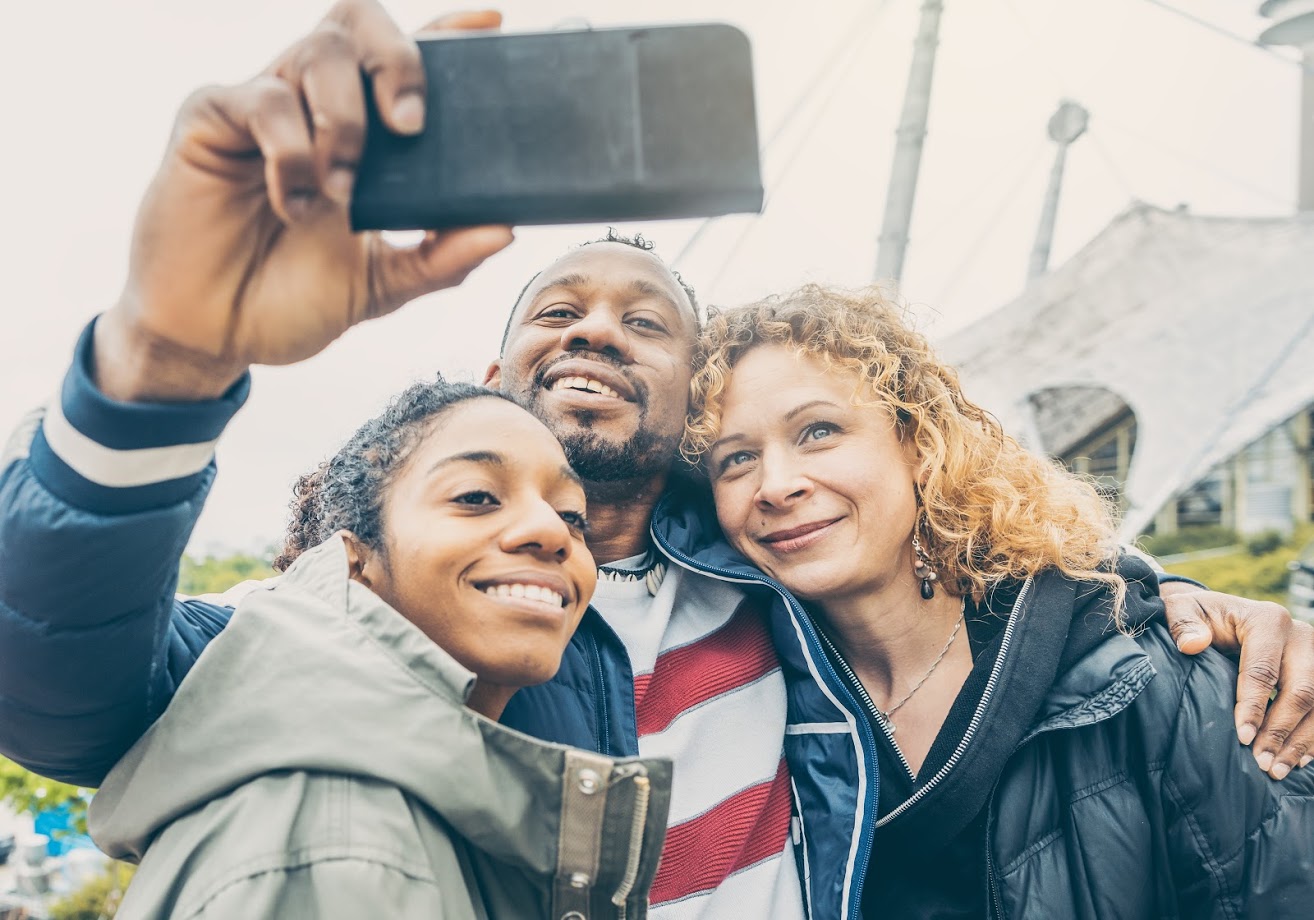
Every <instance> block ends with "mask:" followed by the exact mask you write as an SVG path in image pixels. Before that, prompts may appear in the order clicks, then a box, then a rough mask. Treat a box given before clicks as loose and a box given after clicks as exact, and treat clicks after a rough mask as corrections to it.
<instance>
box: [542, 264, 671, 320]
mask: <svg viewBox="0 0 1314 920" xmlns="http://www.w3.org/2000/svg"><path fill="white" fill-rule="evenodd" d="M591 283H592V282H591V279H590V278H589V277H588V276H587V275H584V274H581V273H579V272H572V273H570V274H568V275H558V276H557V277H556V278H552V279H549V280H548V281H547V282H546V283H544V285H543V286H542V287H541V288H539V290H538V293H537V294H535V295H534V299H533V300H532V301H531V302H530V303H531V304H533V303H537V302H538V301H539V299H540V298H542V297H543V295H544V294H547V293H548V292H550V291H552V290H555V289H557V288H566V289H573V288H582V287H588V286H589V284H591ZM626 288H627V291H628V293H629V295H630V299H631V300H638V299H639V298H642V297H652V298H655V299H657V300H661V301H664V302H665V303H666V304H667V305H668V306H670V307H671V309H673V310H674V311H675V312H676V313H680V312H682V308H681V306H680V302H679V301H678V300H676V299H675V298H673V297H671V294H670V292H669V291H667V290H666V289H665V288H663V287H662V286H661V285H660V284H653V283H652V282H651V281H649V280H647V279H646V278H632V279H630V281H629V282H628V283H627V284H626Z"/></svg>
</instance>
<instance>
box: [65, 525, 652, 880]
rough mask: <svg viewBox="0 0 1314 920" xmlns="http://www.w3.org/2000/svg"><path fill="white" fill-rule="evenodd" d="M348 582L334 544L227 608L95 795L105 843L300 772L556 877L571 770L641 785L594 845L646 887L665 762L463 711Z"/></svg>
mask: <svg viewBox="0 0 1314 920" xmlns="http://www.w3.org/2000/svg"><path fill="white" fill-rule="evenodd" d="M347 573H348V567H347V559H346V552H345V549H344V546H343V544H342V541H341V540H340V539H337V538H334V539H331V540H329V541H328V542H326V543H325V544H323V545H321V546H319V547H317V548H315V549H314V550H311V551H309V552H307V553H306V554H305V555H303V556H302V557H301V558H300V559H299V560H298V561H297V563H296V564H295V565H294V566H293V567H292V568H291V569H289V571H288V572H287V574H286V575H284V577H283V578H282V579H280V580H279V581H278V582H277V584H276V585H274V586H273V587H272V588H270V589H269V590H264V591H258V592H256V593H255V594H253V595H252V596H250V597H248V598H247V599H246V600H244V601H243V602H242V604H241V605H239V607H238V608H237V610H236V611H235V612H234V614H233V620H232V622H231V623H230V624H229V625H228V627H227V628H225V629H224V631H223V633H222V634H221V635H220V636H219V637H218V638H217V639H215V640H214V641H213V642H212V643H210V645H209V647H208V648H207V649H206V650H205V652H204V654H202V655H201V657H200V659H199V660H198V662H197V664H196V666H195V667H194V668H193V669H192V671H191V672H190V673H189V674H188V676H187V678H186V679H185V680H184V681H183V683H182V685H181V686H180V688H179V690H178V693H177V695H176V696H175V697H174V699H173V701H172V703H171V704H170V706H169V708H168V710H167V711H166V712H165V714H164V715H163V716H162V717H161V718H160V720H159V721H158V722H157V723H156V724H155V725H154V726H153V727H152V728H151V729H150V730H149V731H148V732H147V733H146V735H145V736H144V737H143V738H142V739H141V740H140V741H139V742H138V743H137V744H136V745H135V746H134V747H133V748H132V749H131V750H130V751H129V752H128V754H127V755H125V757H124V758H123V760H121V761H120V762H119V763H118V764H117V765H116V766H115V768H114V770H113V771H112V772H111V773H110V775H109V777H108V778H107V780H106V782H105V784H104V786H103V787H102V788H101V790H100V791H99V793H97V795H96V797H95V799H94V801H93V802H92V806H91V815H90V824H91V828H92V834H93V836H94V838H95V839H96V842H97V843H98V844H99V845H100V846H101V848H102V849H104V850H105V851H106V852H107V853H109V854H110V855H112V856H116V857H120V858H128V859H133V860H139V859H140V858H141V856H142V855H143V854H144V852H145V850H146V848H147V847H148V846H149V844H150V842H151V840H152V839H153V838H154V837H155V836H156V835H157V834H158V833H159V832H160V831H161V830H162V829H163V828H164V827H165V826H166V825H168V824H169V823H170V822H172V821H174V820H176V819H177V818H179V817H181V816H183V815H185V814H187V813H189V812H191V811H193V810H195V809H197V808H199V807H201V806H202V805H204V804H206V803H207V802H210V801H212V800H214V799H216V798H219V797H221V796H223V795H225V794H227V793H229V792H231V791H232V790H234V789H236V788H237V787H239V786H242V785H243V784H245V783H247V782H250V781H252V780H254V779H256V778H258V777H260V776H262V775H265V774H269V773H272V772H278V771H295V770H304V771H312V772H320V773H328V774H335V775H344V776H358V777H367V778H372V779H377V780H381V781H383V782H386V783H389V784H391V785H394V786H396V787H398V788H399V789H401V790H402V791H403V792H405V793H407V794H409V795H411V796H413V797H414V798H416V799H418V800H419V801H421V802H423V803H424V804H426V805H427V806H428V807H430V808H432V809H433V811H434V812H436V813H437V814H438V815H439V816H440V817H441V818H442V820H443V821H444V822H446V823H447V825H449V826H450V827H451V829H452V831H453V832H454V833H455V834H457V835H459V836H460V837H462V838H464V839H465V840H466V841H468V842H469V843H470V844H471V845H473V846H474V847H476V848H478V849H479V850H482V851H484V852H485V853H487V854H489V855H490V856H492V857H494V858H495V859H497V860H500V861H502V862H505V863H507V864H510V865H515V866H519V867H523V868H524V869H526V870H527V871H529V872H531V873H533V874H535V875H538V876H540V877H547V878H551V877H553V876H554V874H555V875H559V874H560V873H561V871H562V865H563V860H562V859H561V858H560V857H561V856H562V854H561V853H559V849H560V848H559V841H560V839H561V836H562V835H561V828H562V824H563V813H565V812H566V811H568V810H569V809H570V807H571V805H570V801H568V800H569V799H570V797H571V795H570V791H569V788H568V787H570V786H571V784H572V783H575V782H577V780H578V778H579V776H580V775H581V770H583V771H584V774H583V775H585V776H586V777H588V779H587V782H593V780H594V778H596V777H599V776H600V777H601V781H602V783H603V784H604V785H609V784H612V785H618V784H619V781H620V780H622V779H626V778H629V779H632V778H633V777H635V776H636V775H643V776H646V777H648V779H649V782H650V785H651V795H650V796H649V797H648V799H647V802H646V817H644V816H641V817H640V819H639V820H638V821H636V820H635V818H634V814H633V812H634V808H633V805H634V800H633V796H632V795H630V794H627V793H624V792H622V793H621V794H618V795H616V796H612V797H611V798H612V799H613V800H614V801H610V802H608V804H607V805H606V809H605V813H604V812H601V811H600V812H598V813H597V814H596V815H595V819H596V820H595V822H594V823H595V824H597V825H599V826H600V828H601V829H600V834H601V839H602V840H603V842H604V843H605V842H607V841H612V842H616V841H627V842H629V843H630V844H631V848H632V847H633V846H635V844H637V843H638V842H639V841H638V840H636V839H635V832H637V833H638V835H639V836H640V837H641V843H642V853H643V854H644V855H643V857H642V862H643V864H644V865H643V867H642V870H643V871H642V872H641V875H646V876H648V877H649V878H650V877H651V874H652V872H654V871H655V867H656V860H657V859H658V856H659V854H660V851H661V843H662V839H663V837H664V834H665V819H666V811H667V806H668V804H669V787H670V764H669V762H667V761H654V760H642V761H640V760H637V759H636V760H628V761H625V760H611V759H608V758H603V757H601V756H600V755H596V754H591V753H587V752H583V751H576V750H575V749H572V748H568V747H565V746H562V745H555V744H548V743H545V742H540V741H537V740H535V739H532V738H530V737H528V736H526V735H523V734H520V733H518V732H516V731H513V730H511V729H509V728H506V727H504V726H501V725H499V724H497V723H495V722H493V721H491V720H489V719H486V718H484V717H482V716H480V715H478V714H476V713H474V712H472V711H471V710H469V709H467V708H465V706H464V705H463V704H464V701H465V699H466V697H467V695H468V694H469V692H470V689H471V687H472V685H473V682H474V675H473V674H472V673H471V672H470V671H469V670H467V669H466V668H464V667H462V666H461V665H460V664H458V663H457V662H456V661H455V660H454V659H453V658H452V657H451V656H450V655H448V654H447V653H446V652H445V651H443V650H442V649H441V648H439V647H438V646H437V645H435V644H434V643H433V642H432V641H431V640H430V639H429V638H428V637H427V636H425V634H424V633H422V632H421V631H420V630H419V629H418V628H417V627H416V626H414V625H413V624H412V623H410V622H409V621H408V620H406V619H405V618H404V617H402V616H401V615H400V614H399V613H397V612H396V611H395V610H393V609H392V608H391V607H389V606H388V605H387V604H385V603H384V602H383V601H382V600H381V599H379V598H378V597H377V596H376V595H375V594H373V593H372V592H370V591H369V590H368V589H367V588H365V587H364V586H362V585H360V584H358V583H356V582H354V581H352V580H351V579H350V578H349V577H348V574H347ZM629 785H633V784H632V783H631V784H629ZM565 857H566V859H565V862H569V859H570V854H569V853H567V854H565ZM603 862H604V863H605V862H606V859H605V858H604V859H603ZM604 868H605V867H604ZM630 868H633V867H630ZM599 871H600V872H601V871H604V870H599ZM601 880H602V879H601V877H599V881H601Z"/></svg>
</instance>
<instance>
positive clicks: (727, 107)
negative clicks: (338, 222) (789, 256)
mask: <svg viewBox="0 0 1314 920" xmlns="http://www.w3.org/2000/svg"><path fill="white" fill-rule="evenodd" d="M419 46H420V53H421V55H422V57H423V59H424V67H425V72H426V74H427V76H428V110H427V115H426V121H425V130H424V132H423V133H422V134H421V135H418V136H416V137H399V136H397V135H395V134H393V133H391V132H390V131H388V130H387V129H386V128H384V127H383V125H382V123H381V122H380V120H379V116H378V112H377V111H376V110H375V109H374V108H373V103H372V100H371V102H370V111H369V123H368V125H367V129H366V138H365V148H364V151H363V154H362V159H361V163H360V167H359V170H358V172H357V177H356V188H355V192H354V194H353V197H352V206H351V220H352V225H353V226H354V227H355V229H357V230H412V229H439V228H443V227H460V226H469V225H471V224H488V223H497V224H521V225H524V224H557V223H578V222H603V221H629V220H646V219H659V218H675V217H711V216H715V215H719V214H731V213H739V212H757V211H760V210H761V207H762V177H761V168H760V164H759V160H758V134H757V116H756V110H755V107H754V99H753V73H752V60H751V55H750V49H749V43H748V37H747V36H746V35H744V33H743V32H741V31H740V30H738V29H736V28H734V27H733V26H729V25H723V24H695V25H675V26H659V27H652V28H623V29H596V30H594V29H589V30H580V31H558V32H536V33H521V34H501V33H475V34H470V35H464V36H463V35H459V34H455V33H454V34H452V35H450V36H447V35H444V36H442V37H434V38H422V39H420V41H419ZM371 95H372V94H370V93H366V98H367V99H370V97H371Z"/></svg>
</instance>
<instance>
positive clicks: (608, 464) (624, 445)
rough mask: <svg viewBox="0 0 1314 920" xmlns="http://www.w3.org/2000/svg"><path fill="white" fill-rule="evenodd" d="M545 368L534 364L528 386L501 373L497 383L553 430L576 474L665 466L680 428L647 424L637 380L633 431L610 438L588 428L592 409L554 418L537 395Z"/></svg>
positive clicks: (591, 476)
mask: <svg viewBox="0 0 1314 920" xmlns="http://www.w3.org/2000/svg"><path fill="white" fill-rule="evenodd" d="M548 370H549V368H548V367H544V368H540V369H539V370H538V372H537V373H536V374H535V375H534V377H533V378H532V379H531V380H530V381H528V386H526V385H524V383H521V382H519V381H516V380H514V379H508V378H507V377H503V388H504V390H505V391H506V392H508V393H510V394H511V395H512V396H514V397H515V399H516V400H517V401H518V402H519V403H520V404H521V405H522V406H524V407H525V408H526V409H528V410H529V411H530V412H531V413H532V414H533V415H534V417H535V418H537V419H538V420H539V421H540V422H542V423H543V424H544V425H546V426H547V428H548V431H551V432H552V433H553V434H554V435H555V436H556V438H557V440H558V441H560V442H561V446H562V449H564V450H565V452H566V459H567V460H569V461H570V465H571V466H572V467H574V468H575V472H576V473H578V474H579V477H580V478H581V479H583V480H585V481H586V482H599V483H601V482H622V481H625V480H635V479H652V478H653V477H655V476H660V475H662V474H663V473H666V472H668V471H669V470H670V469H671V466H672V465H673V464H674V463H675V459H676V457H677V456H678V451H679V447H680V437H681V435H682V434H683V432H682V431H680V432H673V433H670V434H663V433H662V432H660V431H656V430H653V429H651V428H649V427H648V392H647V389H646V388H645V387H644V386H643V385H642V384H640V383H638V382H637V381H633V380H631V381H630V385H631V386H632V387H633V388H634V394H635V404H636V405H637V406H638V407H639V421H638V424H637V425H636V426H635V431H634V435H633V436H632V437H630V438H629V439H627V440H625V441H621V442H616V441H614V440H611V439H609V438H607V437H604V436H603V435H600V434H598V433H597V432H596V431H594V430H593V427H594V423H595V422H596V421H597V414H596V413H594V412H590V411H588V410H574V411H572V412H569V413H567V416H566V417H564V418H555V417H553V416H551V415H549V414H548V413H547V412H546V411H545V410H544V406H543V404H542V399H543V395H544V394H545V393H546V392H547V390H546V388H545V387H544V381H545V379H546V374H547V372H548ZM572 421H573V422H574V424H572V423H571V422H572Z"/></svg>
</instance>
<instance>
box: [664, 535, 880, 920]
mask: <svg viewBox="0 0 1314 920" xmlns="http://www.w3.org/2000/svg"><path fill="white" fill-rule="evenodd" d="M649 534H650V535H651V536H652V540H653V543H655V544H656V545H657V546H658V547H659V548H660V549H661V551H662V552H663V553H665V554H666V557H667V558H668V559H670V560H671V561H672V562H674V563H675V564H676V565H678V566H680V567H681V568H685V569H688V570H689V571H691V572H694V573H696V574H701V575H710V576H712V577H714V578H719V579H720V580H722V581H728V582H733V583H735V584H742V585H765V586H767V587H769V588H771V589H772V590H774V591H775V592H776V593H777V594H778V595H780V599H781V600H783V601H784V602H785V604H786V606H787V607H788V608H789V609H790V611H792V612H793V614H794V619H795V621H796V622H797V623H799V625H800V626H801V627H802V630H803V635H804V639H805V641H806V642H808V647H809V651H810V652H812V657H813V659H814V660H818V661H819V662H820V664H819V666H818V667H819V668H820V667H822V666H824V667H825V672H824V674H823V676H828V677H829V678H830V681H829V683H830V689H831V690H832V691H835V690H836V689H838V691H839V692H838V693H837V696H839V697H840V699H841V701H842V702H844V703H845V704H846V705H847V706H848V707H849V715H850V716H852V717H853V720H854V723H855V724H856V726H857V733H858V740H859V744H860V745H861V748H862V754H863V758H864V760H865V762H866V767H867V773H868V775H870V776H871V777H872V782H871V783H869V784H868V790H867V797H868V800H869V801H868V802H867V809H866V811H868V812H870V813H871V814H873V815H874V814H875V813H876V802H877V792H878V787H877V784H878V783H879V782H880V778H879V777H880V774H879V773H878V768H877V766H876V739H875V737H874V736H873V735H872V732H871V726H870V725H869V724H867V718H866V716H865V715H862V714H861V713H859V712H856V711H855V710H856V709H857V701H856V700H854V699H853V694H852V693H851V692H850V691H849V689H848V688H847V687H845V686H844V684H843V681H841V680H840V677H839V674H837V673H836V671H835V668H834V666H833V665H832V664H831V663H830V661H829V659H828V658H827V656H826V653H825V650H824V649H822V648H821V640H820V639H819V638H818V637H817V630H816V628H815V627H814V626H813V624H812V620H811V618H810V617H808V615H807V613H806V611H804V610H802V609H801V608H800V607H799V606H798V604H797V603H796V602H795V601H794V598H793V597H792V596H791V595H790V593H789V592H788V591H786V590H785V587H784V585H781V584H780V583H779V582H777V581H775V580H774V579H772V578H768V577H767V576H765V575H762V576H760V577H758V578H745V577H743V576H742V575H737V574H736V573H734V572H730V571H727V570H726V569H721V568H717V567H715V566H706V565H702V564H701V563H698V562H695V561H694V560H692V559H690V558H689V557H688V556H685V555H684V554H683V553H681V552H679V551H678V550H676V549H675V548H674V547H672V546H671V545H670V544H668V543H667V542H666V541H665V540H663V539H662V538H661V537H660V536H658V534H657V531H656V530H655V529H653V528H649ZM845 697H848V699H847V700H844V698H845ZM860 715H861V716H862V717H861V718H859V716H860ZM861 831H862V843H861V846H860V848H859V852H858V863H857V864H856V865H855V866H854V867H853V868H854V879H853V890H852V891H851V892H850V893H849V920H858V918H859V917H860V916H861V910H862V888H863V884H864V883H865V882H866V879H867V866H868V864H869V863H870V861H871V849H872V838H873V836H874V835H875V827H874V826H872V824H871V822H870V821H863V824H862V828H861Z"/></svg>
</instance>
